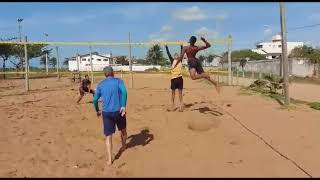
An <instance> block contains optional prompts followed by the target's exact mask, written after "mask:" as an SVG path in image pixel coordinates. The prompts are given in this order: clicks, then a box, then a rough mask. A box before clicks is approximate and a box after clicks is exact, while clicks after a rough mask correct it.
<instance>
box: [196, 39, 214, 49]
mask: <svg viewBox="0 0 320 180" xmlns="http://www.w3.org/2000/svg"><path fill="white" fill-rule="evenodd" d="M201 40H202V41H203V42H204V43H205V44H206V45H205V46H200V47H198V51H200V50H204V49H207V48H209V47H211V44H210V43H209V42H208V41H207V40H206V39H204V38H203V37H201Z"/></svg>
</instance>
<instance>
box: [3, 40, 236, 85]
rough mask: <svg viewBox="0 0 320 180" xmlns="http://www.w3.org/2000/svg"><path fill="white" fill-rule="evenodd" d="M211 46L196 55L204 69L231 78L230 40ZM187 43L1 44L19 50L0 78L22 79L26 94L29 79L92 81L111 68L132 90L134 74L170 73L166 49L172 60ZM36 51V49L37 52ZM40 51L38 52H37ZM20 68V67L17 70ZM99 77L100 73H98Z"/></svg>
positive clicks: (27, 42) (212, 41) (213, 42)
mask: <svg viewBox="0 0 320 180" xmlns="http://www.w3.org/2000/svg"><path fill="white" fill-rule="evenodd" d="M208 42H210V43H211V44H212V46H211V47H210V48H208V49H206V50H204V51H201V52H199V53H198V58H200V59H201V61H202V64H203V67H204V69H205V70H206V71H207V72H211V73H222V74H223V73H224V74H226V72H227V74H228V75H229V76H230V75H232V73H230V72H229V71H228V70H229V69H230V70H231V66H229V65H228V62H231V56H230V55H231V54H230V55H229V56H228V52H230V53H231V47H232V38H231V36H229V37H227V38H224V39H220V40H210V39H208ZM187 44H188V42H186V41H169V42H156V41H152V42H131V40H130V39H129V41H128V42H51V41H48V42H42V41H28V40H27V38H26V37H25V39H24V41H22V42H17V41H0V46H10V45H11V46H18V47H20V48H18V50H19V52H18V54H19V57H16V58H15V59H14V60H10V62H11V63H12V64H13V65H14V66H13V67H10V68H9V69H6V71H5V72H4V71H3V72H1V73H0V74H4V75H23V78H24V79H25V80H26V90H27V91H28V90H29V78H30V77H32V76H35V75H37V74H38V75H41V76H56V77H57V79H60V77H61V76H71V74H74V73H78V74H79V75H80V74H82V75H84V74H88V75H89V76H90V77H91V79H92V81H94V77H95V75H99V72H102V70H103V68H104V67H105V66H112V67H113V69H114V71H115V73H119V74H120V76H121V77H122V74H123V73H129V74H130V75H131V78H130V86H129V87H131V88H133V80H134V78H133V74H134V73H135V72H152V71H155V72H167V73H168V72H170V62H169V58H168V56H167V53H166V49H165V45H167V46H168V49H169V51H170V53H171V55H172V56H174V54H175V53H178V54H180V45H182V46H186V45H187ZM196 45H204V43H203V42H202V41H199V40H198V41H197V43H196ZM37 48H38V49H37ZM39 48H40V49H41V52H38V51H39ZM226 59H227V61H228V62H227V65H226V66H225V67H230V68H229V69H226V68H224V69H221V68H219V66H221V62H223V61H226ZM7 62H8V61H7ZM18 65H19V66H18ZM183 65H184V67H185V68H184V71H185V73H187V68H186V66H187V62H186V59H184V60H183ZM100 74H101V73H100Z"/></svg>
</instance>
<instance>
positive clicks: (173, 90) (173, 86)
mask: <svg viewBox="0 0 320 180" xmlns="http://www.w3.org/2000/svg"><path fill="white" fill-rule="evenodd" d="M175 96H176V81H175V79H171V105H170V107H169V108H168V111H174V110H175V105H174V101H175Z"/></svg>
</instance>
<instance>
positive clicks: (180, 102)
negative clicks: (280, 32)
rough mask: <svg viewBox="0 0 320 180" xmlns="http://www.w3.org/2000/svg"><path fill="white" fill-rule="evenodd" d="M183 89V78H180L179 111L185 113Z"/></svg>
mask: <svg viewBox="0 0 320 180" xmlns="http://www.w3.org/2000/svg"><path fill="white" fill-rule="evenodd" d="M182 89H183V78H182V77H180V78H179V86H178V94H179V111H180V112H182V111H183V100H182V98H183V96H182Z"/></svg>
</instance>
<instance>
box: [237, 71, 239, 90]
mask: <svg viewBox="0 0 320 180" xmlns="http://www.w3.org/2000/svg"><path fill="white" fill-rule="evenodd" d="M237 86H239V71H238V70H237Z"/></svg>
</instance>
